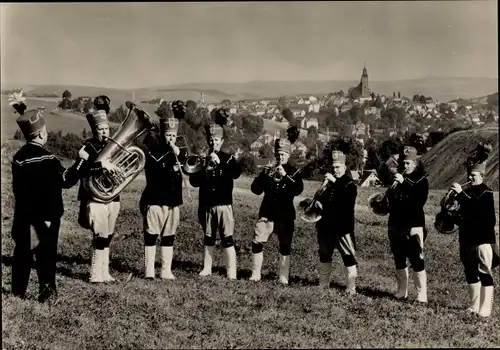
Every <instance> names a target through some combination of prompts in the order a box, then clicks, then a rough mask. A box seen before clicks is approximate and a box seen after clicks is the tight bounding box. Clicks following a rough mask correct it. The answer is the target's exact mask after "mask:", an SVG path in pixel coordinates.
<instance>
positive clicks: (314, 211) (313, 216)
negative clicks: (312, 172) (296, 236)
mask: <svg viewBox="0 0 500 350" xmlns="http://www.w3.org/2000/svg"><path fill="white" fill-rule="evenodd" d="M329 182H330V181H329V180H328V179H325V181H323V183H322V184H321V186H320V188H318V190H317V191H316V193H315V194H314V197H313V199H312V201H311V202H310V203H309V205H308V202H309V201H310V199H309V198H308V199H305V200H304V201H302V202H301V207H303V213H302V215H301V216H300V218H301V219H302V220H304V221H305V222H308V223H315V222H318V221H319V220H321V217H322V214H323V206H322V205H321V202H320V201H319V198H320V197H321V195H322V194H323V193H324V192H325V190H326V189H327V188H328V185H329Z"/></svg>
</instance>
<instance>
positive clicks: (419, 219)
mask: <svg viewBox="0 0 500 350" xmlns="http://www.w3.org/2000/svg"><path fill="white" fill-rule="evenodd" d="M428 194H429V181H428V180H427V176H426V175H425V172H424V171H423V170H420V169H418V168H417V169H415V170H414V171H413V172H412V173H411V174H408V175H405V176H404V181H403V183H401V184H400V183H398V185H397V187H396V188H395V189H394V190H389V194H388V196H389V197H388V199H389V222H388V225H389V226H398V227H406V228H412V227H424V228H425V214H424V205H425V203H426V202H427V196H428Z"/></svg>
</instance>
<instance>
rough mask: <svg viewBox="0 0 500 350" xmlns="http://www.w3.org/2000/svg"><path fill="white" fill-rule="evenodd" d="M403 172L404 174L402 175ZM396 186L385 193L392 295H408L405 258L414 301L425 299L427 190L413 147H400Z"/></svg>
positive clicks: (424, 175)
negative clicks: (394, 284)
mask: <svg viewBox="0 0 500 350" xmlns="http://www.w3.org/2000/svg"><path fill="white" fill-rule="evenodd" d="M402 173H404V175H403V174H402ZM394 179H395V181H397V186H396V187H395V189H393V190H392V191H389V193H388V200H389V222H388V233H389V242H390V246H391V252H392V255H393V258H394V263H395V266H396V280H397V284H398V290H397V292H396V295H395V296H396V298H398V299H406V298H407V297H408V276H409V273H408V267H407V259H408V260H409V261H410V264H411V268H412V269H413V275H412V277H413V281H414V283H415V287H416V290H417V300H418V301H419V302H422V303H426V302H427V275H426V271H425V265H424V242H425V239H426V237H427V230H426V228H425V215H424V205H425V203H426V201H427V196H428V193H429V182H428V180H427V176H426V173H425V169H424V168H423V165H422V164H421V162H419V161H418V159H417V150H416V149H415V148H414V147H412V146H404V147H403V149H402V154H400V156H399V168H398V172H397V173H396V174H395V175H394Z"/></svg>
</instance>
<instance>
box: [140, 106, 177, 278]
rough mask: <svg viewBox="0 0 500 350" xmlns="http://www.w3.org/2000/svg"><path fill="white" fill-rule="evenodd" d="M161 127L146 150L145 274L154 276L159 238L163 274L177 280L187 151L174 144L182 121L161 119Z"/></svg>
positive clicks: (143, 209)
mask: <svg viewBox="0 0 500 350" xmlns="http://www.w3.org/2000/svg"><path fill="white" fill-rule="evenodd" d="M177 102H178V101H177ZM180 102H182V101H180ZM177 109H183V106H180V105H178V104H176V103H174V106H173V110H174V113H175V111H176V110H177ZM180 113H183V111H181V112H180ZM159 126H160V128H159V133H158V135H157V140H158V142H156V143H154V144H152V145H151V146H150V147H149V149H148V150H146V166H145V168H144V170H145V173H146V187H145V189H144V191H143V193H142V196H141V200H140V208H141V213H143V215H144V254H145V259H144V260H145V277H146V278H151V279H153V278H154V277H155V256H156V242H157V241H158V238H160V252H161V263H162V269H161V273H160V277H161V278H162V279H168V280H171V279H175V276H174V275H173V273H172V257H173V246H174V238H175V233H176V230H177V227H178V226H179V215H180V213H179V207H180V206H181V205H182V204H183V198H182V181H183V177H182V168H181V163H182V162H183V161H184V159H185V152H182V153H181V150H180V148H179V147H177V146H176V145H175V141H176V139H177V130H178V126H179V120H178V119H177V118H160V125H159Z"/></svg>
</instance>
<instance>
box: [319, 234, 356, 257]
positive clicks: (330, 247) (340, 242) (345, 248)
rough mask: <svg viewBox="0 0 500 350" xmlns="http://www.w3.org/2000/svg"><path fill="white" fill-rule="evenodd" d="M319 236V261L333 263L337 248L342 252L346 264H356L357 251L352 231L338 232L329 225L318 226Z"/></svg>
mask: <svg viewBox="0 0 500 350" xmlns="http://www.w3.org/2000/svg"><path fill="white" fill-rule="evenodd" d="M317 238H318V246H319V250H318V253H319V261H320V262H322V263H331V262H332V260H333V259H332V256H333V252H334V250H335V248H337V250H338V251H339V253H340V256H341V257H342V261H343V262H344V266H346V267H349V266H355V265H357V262H356V251H355V246H354V242H353V237H352V235H351V234H350V233H345V234H337V233H335V232H334V231H333V230H332V229H328V227H318V229H317Z"/></svg>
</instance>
